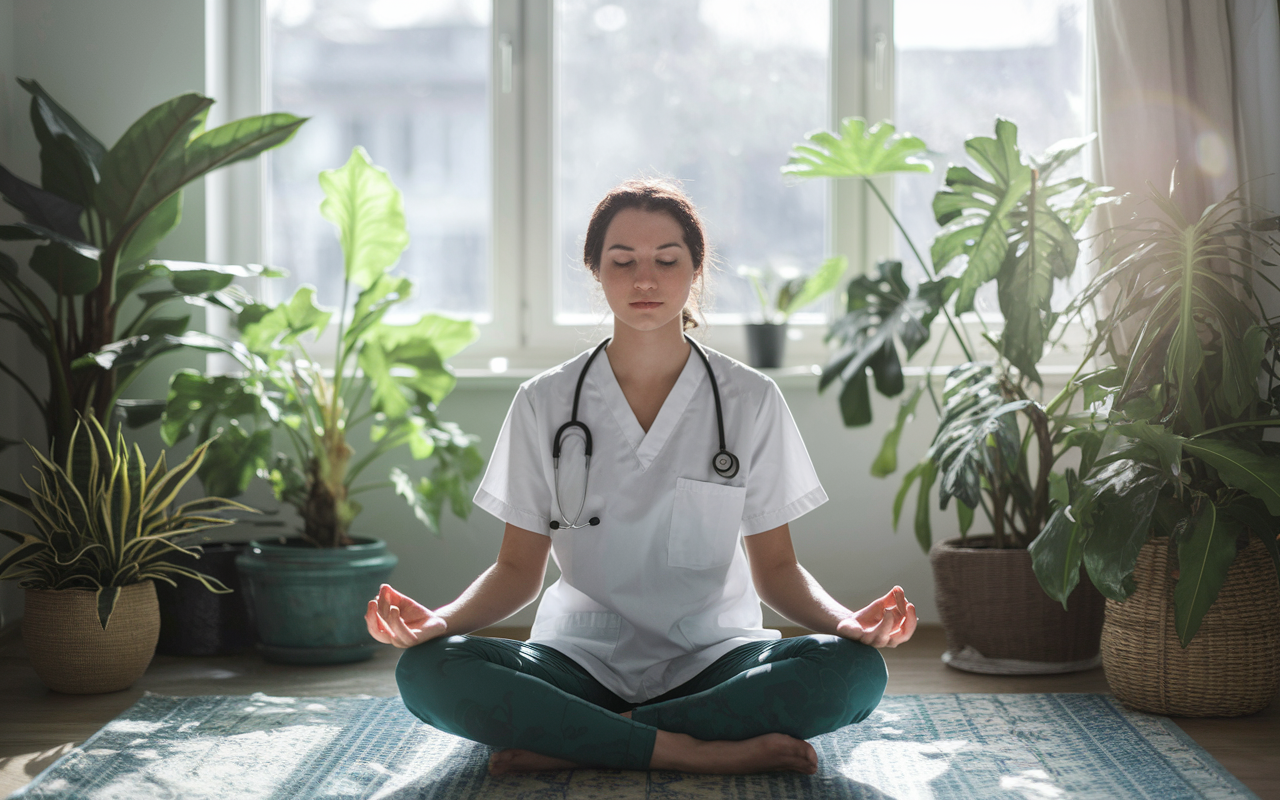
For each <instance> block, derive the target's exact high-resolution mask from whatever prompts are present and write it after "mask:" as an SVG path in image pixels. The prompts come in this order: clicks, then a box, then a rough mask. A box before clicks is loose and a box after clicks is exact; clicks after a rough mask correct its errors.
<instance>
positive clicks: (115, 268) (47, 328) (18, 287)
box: [0, 79, 305, 496]
mask: <svg viewBox="0 0 1280 800" xmlns="http://www.w3.org/2000/svg"><path fill="white" fill-rule="evenodd" d="M18 83H19V84H20V85H21V86H22V88H23V89H25V90H26V91H27V92H29V93H30V94H31V124H32V126H33V128H34V129H35V135H36V139H37V141H38V142H39V144H40V183H41V185H40V186H36V185H34V184H31V183H29V182H27V181H24V180H22V179H21V178H19V177H18V176H16V175H14V174H13V173H12V172H10V171H9V170H8V169H5V168H4V167H0V195H3V196H4V199H5V200H6V201H8V202H9V204H10V205H12V206H13V207H14V208H16V209H17V210H18V211H20V212H21V213H22V221H20V222H18V223H16V224H13V225H2V226H0V239H2V240H8V241H24V240H25V241H35V242H39V243H40V244H39V245H37V246H36V248H35V250H34V252H32V254H31V257H30V259H29V260H28V262H27V264H26V268H25V269H24V268H23V267H21V266H20V265H19V264H18V262H17V260H16V259H15V258H14V257H13V256H11V255H8V254H5V253H0V285H2V286H3V287H4V289H5V294H7V296H3V295H0V319H3V320H4V321H5V322H7V323H9V325H11V326H12V327H11V331H12V333H20V334H22V335H23V336H24V337H25V339H26V340H27V341H28V342H29V343H30V344H31V346H32V347H34V348H35V350H36V351H37V352H39V353H40V354H41V356H42V357H43V359H44V362H45V372H46V373H47V378H48V390H47V393H46V392H44V391H40V390H38V389H37V388H36V387H37V386H38V385H39V383H38V382H33V381H31V380H29V376H24V375H22V374H21V373H20V371H19V370H18V369H17V368H15V366H14V362H13V361H12V360H11V353H6V354H3V355H0V371H2V372H4V373H5V375H7V376H8V377H9V379H11V380H12V381H14V382H15V383H16V384H17V386H18V388H19V389H21V390H22V392H23V393H24V394H25V395H26V396H27V397H28V398H30V400H31V401H32V402H33V403H34V404H35V405H36V407H37V408H38V409H39V410H40V413H41V415H42V417H43V418H44V422H45V433H46V439H47V442H48V444H49V447H50V450H51V452H52V454H53V457H54V461H55V462H59V463H61V462H62V461H63V460H65V458H66V455H67V448H68V447H69V446H70V441H71V432H72V430H73V429H74V427H75V424H76V421H77V420H78V418H79V416H80V415H82V414H83V415H90V416H93V417H94V418H96V419H98V420H99V421H100V422H102V423H104V424H108V423H109V422H110V419H111V415H112V412H113V410H114V409H115V408H116V406H117V404H118V403H119V401H120V398H121V394H122V393H123V392H124V391H125V389H126V388H127V387H128V386H129V384H130V382H131V381H133V380H134V379H135V378H136V377H137V376H138V374H139V373H140V372H141V371H142V370H143V369H144V368H145V367H146V366H147V364H148V363H150V362H151V361H153V360H154V359H155V358H156V357H157V356H159V355H161V354H163V353H166V352H169V351H171V350H174V349H176V348H180V347H184V346H188V345H192V346H197V347H208V346H210V344H211V342H210V340H209V339H208V338H207V337H205V336H204V335H203V334H198V333H193V332H188V331H187V327H188V323H189V321H190V316H189V315H186V314H181V313H176V314H175V313H172V312H171V311H169V309H171V308H172V307H173V306H174V305H177V304H176V303H174V301H186V302H187V303H193V304H196V305H201V304H203V305H216V306H222V307H226V308H231V309H233V310H238V309H239V308H240V307H241V304H242V302H243V301H244V299H245V298H244V296H243V292H241V291H239V290H238V289H237V288H236V287H234V286H233V285H232V281H234V280H235V279H236V278H239V277H248V276H253V275H264V274H270V272H269V271H267V270H265V269H264V268H262V267H258V266H221V265H215V264H203V263H193V262H174V261H152V260H149V257H150V255H151V253H152V251H153V250H154V249H155V247H156V245H157V244H158V243H159V242H160V241H161V240H162V239H163V238H164V237H165V236H166V235H167V234H168V233H169V232H170V231H172V230H173V229H174V228H175V227H176V226H177V225H178V222H179V221H180V220H181V218H182V191H183V188H184V187H185V186H187V185H188V184H190V183H191V182H193V181H195V180H198V179H199V178H201V177H203V176H205V175H207V174H209V173H210V172H213V171H214V170H216V169H219V168H221V167H224V166H227V165H228V164H233V163H235V162H237V161H243V160H245V159H248V158H253V157H254V156H256V155H258V154H259V153H262V152H263V151H265V150H268V149H270V148H273V147H277V146H279V145H281V144H283V143H284V142H286V141H288V140H289V138H290V137H292V136H293V135H294V133H295V132H296V131H297V130H298V127H299V126H300V125H302V123H303V122H304V121H305V120H303V119H300V118H298V117H295V116H293V115H291V114H266V115H262V116H256V117H247V118H245V119H240V120H236V121H234V122H229V123H227V124H226V125H222V126H220V127H217V128H214V129H212V130H206V129H205V118H206V116H207V114H208V113H209V107H210V106H211V105H213V100H211V99H209V98H208V97H203V96H201V95H199V94H185V95H182V96H180V97H175V98H173V99H172V100H168V101H166V102H164V103H161V104H160V105H158V106H156V107H155V108H152V109H151V110H150V111H148V112H147V113H145V114H143V115H142V117H140V118H139V119H138V120H137V121H136V122H134V123H133V124H132V125H131V126H129V128H128V129H127V130H126V131H125V133H124V135H123V136H121V137H120V139H119V141H117V142H116V143H115V144H114V145H112V146H111V147H110V148H108V147H107V146H105V145H104V144H103V143H102V142H101V141H99V140H98V139H97V138H96V137H95V136H94V135H93V134H92V133H90V132H89V131H88V130H87V129H86V128H85V127H84V126H83V125H81V124H80V123H79V122H78V121H77V120H76V119H75V117H73V116H72V115H71V114H70V113H69V112H68V111H67V110H66V109H64V108H63V107H62V106H61V105H59V104H58V103H57V102H56V101H55V100H54V99H53V98H52V97H50V96H49V94H48V93H47V92H46V91H45V90H44V89H43V88H42V87H41V86H40V84H38V83H36V82H35V81H29V80H22V79H19V81H18ZM156 417H158V410H157V411H156V413H154V414H153V416H152V419H154V418H156ZM8 444H13V442H10V441H0V447H3V446H5V445H8ZM6 496H11V495H6Z"/></svg>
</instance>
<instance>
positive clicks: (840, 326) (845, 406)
mask: <svg viewBox="0 0 1280 800" xmlns="http://www.w3.org/2000/svg"><path fill="white" fill-rule="evenodd" d="M943 302H945V300H944V298H943V297H942V296H941V295H937V294H934V295H928V294H923V293H920V292H917V293H916V294H912V293H911V290H910V288H909V287H908V286H907V283H906V281H905V280H903V278H902V262H900V261H882V262H880V263H879V264H877V265H876V274H875V275H860V276H858V277H856V278H854V279H853V280H851V281H850V282H849V286H848V290H847V293H846V312H845V314H844V316H843V317H841V318H840V319H837V320H836V321H834V322H833V323H831V327H830V328H829V330H828V332H827V337H826V338H827V341H828V342H835V344H836V353H835V355H834V356H832V357H831V359H830V360H829V361H828V362H827V364H826V365H825V366H824V367H823V368H822V377H821V378H820V379H819V381H818V390H819V391H824V390H825V389H826V388H827V387H828V386H829V385H831V384H832V383H833V382H834V381H835V380H836V379H837V378H838V379H840V380H841V381H843V382H844V384H845V386H844V388H843V389H842V390H841V393H840V403H841V412H842V414H843V419H844V424H845V425H846V426H850V427H852V426H855V425H865V424H866V423H868V422H870V421H871V403H870V394H869V392H868V391H867V378H866V371H867V369H868V368H869V369H871V372H872V374H873V375H874V376H875V379H876V389H877V390H878V391H879V392H880V393H881V394H884V395H887V396H890V397H892V396H893V395H896V394H898V393H899V392H901V391H902V389H903V388H904V385H903V379H902V363H901V361H900V360H899V358H898V350H897V348H898V346H899V344H901V347H902V349H903V351H904V352H905V353H906V355H907V357H908V358H910V357H911V356H912V355H914V354H915V353H916V351H917V350H919V349H920V347H921V346H923V345H924V343H925V342H926V341H928V339H929V325H930V323H931V322H933V318H934V317H935V316H937V314H938V311H939V310H940V309H941V308H942V303H943Z"/></svg>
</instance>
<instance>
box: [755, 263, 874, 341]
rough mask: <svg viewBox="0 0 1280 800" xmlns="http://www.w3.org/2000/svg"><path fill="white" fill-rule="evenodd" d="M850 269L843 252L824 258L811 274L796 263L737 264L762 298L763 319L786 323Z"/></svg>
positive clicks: (760, 298) (766, 321) (768, 322)
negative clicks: (792, 264)
mask: <svg viewBox="0 0 1280 800" xmlns="http://www.w3.org/2000/svg"><path fill="white" fill-rule="evenodd" d="M848 269H849V261H848V259H846V258H845V257H844V256H834V257H832V258H828V259H827V260H826V261H824V262H822V265H821V266H819V267H818V269H817V270H816V271H814V273H813V274H812V275H801V274H800V270H799V269H798V268H795V267H790V268H787V267H779V268H774V267H764V268H756V267H748V266H743V267H739V268H738V274H739V275H741V276H742V277H744V278H746V279H747V280H748V281H749V282H750V283H751V288H752V289H753V290H754V291H755V293H756V299H757V300H759V301H760V315H761V320H762V321H763V322H764V323H765V324H770V325H782V324H785V323H786V322H787V321H788V320H789V319H790V318H791V315H792V314H794V313H795V312H797V311H799V310H800V309H802V308H804V307H805V306H807V305H809V304H811V303H814V302H816V301H817V300H819V299H820V298H822V297H823V296H825V295H826V294H827V293H828V292H830V291H831V290H833V289H835V288H836V287H837V286H839V285H840V279H841V278H843V277H844V274H845V272H847V271H848Z"/></svg>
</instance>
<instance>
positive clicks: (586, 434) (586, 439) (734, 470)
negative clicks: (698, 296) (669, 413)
mask: <svg viewBox="0 0 1280 800" xmlns="http://www.w3.org/2000/svg"><path fill="white" fill-rule="evenodd" d="M684 338H685V341H687V342H688V343H689V346H690V347H692V348H693V351H694V352H695V353H697V354H698V358H700V359H702V365H703V366H704V367H706V369H707V376H708V377H709V378H711V396H712V398H713V399H714V400H715V406H716V433H717V434H718V436H719V442H720V449H719V450H718V451H716V454H715V456H714V457H712V459H711V466H712V469H714V470H715V472H716V474H717V475H719V476H721V477H722V478H732V477H734V476H735V475H737V474H738V457H737V456H735V455H734V454H733V453H730V452H729V450H728V448H727V447H725V440H724V413H723V411H722V409H721V405H720V386H719V382H718V381H717V380H716V373H715V371H714V370H713V369H711V360H710V359H708V358H707V354H706V352H705V351H704V350H703V349H702V346H701V345H699V344H698V343H697V342H695V341H694V340H693V338H692V337H691V336H689V334H687V333H686V334H685V335H684ZM611 341H613V337H612V336H610V337H607V338H606V339H605V340H604V341H602V342H601V343H600V344H598V345H596V349H595V350H592V351H591V355H590V356H588V358H587V363H585V364H583V365H582V370H581V371H580V372H579V373H578V383H577V385H576V386H575V387H574V389H573V410H572V412H571V413H570V416H569V421H568V422H566V423H564V424H563V425H561V426H560V427H559V428H558V429H556V435H555V438H554V439H552V442H551V469H552V473H553V479H552V480H553V481H554V483H555V494H556V507H557V508H559V509H560V513H562V514H563V513H564V506H563V504H561V502H560V444H561V439H562V438H563V437H564V434H565V433H566V432H567V431H569V430H572V429H578V430H580V431H581V432H582V436H583V450H584V454H585V455H586V465H585V469H586V477H585V479H584V481H583V486H582V502H581V503H580V504H579V505H578V512H577V513H576V514H574V516H573V521H572V522H570V521H569V519H568V515H565V520H564V522H561V521H559V520H552V522H551V529H552V530H577V529H579V528H587V527H590V526H593V525H599V524H600V518H599V517H592V518H591V519H589V520H587V522H586V524H579V522H578V521H579V520H580V519H581V518H582V510H583V509H584V508H585V507H586V504H587V493H588V490H589V489H590V487H591V450H592V442H591V429H590V428H588V427H587V424H586V423H585V422H582V421H581V420H579V419H578V405H579V401H580V400H581V398H582V384H583V381H585V380H586V377H587V371H588V370H589V369H591V363H592V362H593V361H595V360H596V356H598V355H600V351H601V350H604V348H605V347H606V346H607V345H608V344H609V342H611Z"/></svg>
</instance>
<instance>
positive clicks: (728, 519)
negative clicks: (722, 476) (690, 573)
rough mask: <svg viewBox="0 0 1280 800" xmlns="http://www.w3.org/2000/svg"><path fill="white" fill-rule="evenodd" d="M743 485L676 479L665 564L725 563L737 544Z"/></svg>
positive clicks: (698, 565) (744, 496)
mask: <svg viewBox="0 0 1280 800" xmlns="http://www.w3.org/2000/svg"><path fill="white" fill-rule="evenodd" d="M746 500H747V488H746V487H745V486H725V485H724V484H722V483H708V482H706V481H695V480H691V479H689V478H677V479H676V496H675V502H674V503H673V504H672V508H671V532H670V534H669V535H668V538H667V564H668V565H669V566H672V567H684V568H685V569H711V568H712V567H720V566H724V565H725V564H728V563H729V561H730V560H731V559H732V558H733V551H734V548H736V547H737V546H738V534H739V528H740V526H741V524H742V507H743V504H744V503H746Z"/></svg>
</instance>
